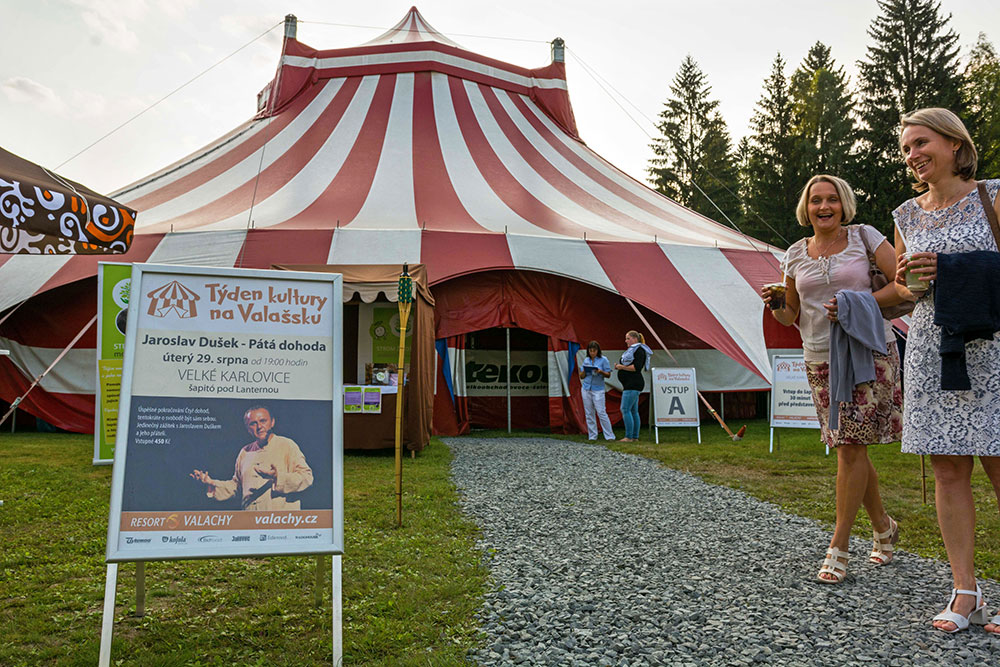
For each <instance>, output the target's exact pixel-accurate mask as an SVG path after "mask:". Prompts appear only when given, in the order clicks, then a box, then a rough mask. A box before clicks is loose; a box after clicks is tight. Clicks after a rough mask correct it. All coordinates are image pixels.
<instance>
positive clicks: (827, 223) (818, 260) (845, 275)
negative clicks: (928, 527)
mask: <svg viewBox="0 0 1000 667" xmlns="http://www.w3.org/2000/svg"><path fill="white" fill-rule="evenodd" d="M856 209H857V205H856V203H855V198H854V192H853V191H852V190H851V186H850V185H848V184H847V182H846V181H844V180H843V179H840V178H837V177H836V176H828V175H818V176H813V177H812V178H811V179H809V182H808V183H806V186H805V188H804V189H803V190H802V196H801V197H800V199H799V204H798V207H797V208H796V211H795V214H796V217H797V218H798V221H799V224H800V225H802V226H803V227H810V226H811V227H812V230H813V235H812V236H810V237H808V238H804V239H801V240H799V241H797V242H796V243H793V244H792V246H791V247H790V248H788V251H787V252H786V253H785V260H784V267H783V268H784V272H785V276H786V278H785V302H784V304H783V305H782V306H781V307H780V308H777V309H775V310H772V311H771V313H772V315H774V319H776V320H777V321H778V322H780V323H781V324H783V325H785V326H791V325H792V324H794V323H795V321H796V319H797V320H798V321H799V331H800V333H801V336H802V351H803V356H804V357H805V362H806V375H807V377H808V379H809V386H810V388H811V389H812V397H813V403H814V405H815V406H816V414H817V416H818V417H819V421H820V425H821V437H822V439H823V441H824V442H825V443H826V444H827V445H829V446H830V447H832V448H835V450H836V452H837V508H836V511H837V523H836V527H835V528H834V531H833V537H832V538H831V540H830V547H829V549H827V552H826V558H825V560H824V561H823V565H822V567H821V568H820V571H819V574H818V575H817V579H818V580H819V581H820V582H822V583H825V584H839V583H841V582H842V581H843V580H844V577H845V576H846V574H847V560H848V548H849V542H850V536H851V528H852V527H853V525H854V519H855V517H856V516H857V513H858V508H859V507H860V506H861V505H864V507H865V510H866V511H867V512H868V516H869V517H870V518H871V523H872V527H873V529H874V542H873V545H872V552H871V554H870V556H869V561H870V562H871V563H873V564H874V565H886V564H888V563H889V562H890V561H891V560H892V551H893V546H894V545H895V543H896V541H897V540H898V539H899V526H898V525H897V524H896V522H895V521H894V520H893V519H892V518H891V517H890V516H889V515H888V514H887V513H886V511H885V507H883V505H882V497H881V495H880V494H879V487H878V474H877V473H876V472H875V467H874V466H873V465H872V462H871V459H869V458H868V450H867V448H868V445H872V444H884V443H890V442H895V441H897V440H899V438H900V434H901V430H902V389H901V387H900V372H899V354H898V352H897V351H896V343H895V337H894V335H893V333H892V326H891V325H890V324H889V323H888V322H886V323H885V340H886V344H887V351H888V354H885V355H882V354H879V353H877V352H875V353H873V354H874V356H875V372H876V378H875V380H874V381H872V382H866V383H863V384H860V385H858V386H857V387H856V388H855V389H854V393H853V396H852V402H850V403H841V404H840V412H839V420H840V424H839V427H838V428H837V429H836V430H831V429H830V428H829V427H828V424H829V413H830V363H829V362H830V320H834V319H836V317H837V303H836V297H835V294H836V293H837V292H838V291H840V290H851V291H871V277H870V274H869V267H870V264H869V260H868V250H867V247H870V248H872V249H874V254H875V261H876V264H878V267H879V268H880V269H881V270H882V272H883V273H885V274H886V277H888V278H889V281H890V282H889V284H888V285H887V286H886V287H884V288H882V289H880V290H879V291H878V292H877V293H875V295H874V296H875V300H876V301H878V303H879V305H882V306H887V305H893V304H896V303H899V302H900V301H901V297H900V296H899V294H898V292H897V291H896V289H895V286H894V285H893V283H892V280H893V278H894V277H895V275H896V255H895V251H894V250H893V247H892V245H891V244H890V243H889V242H888V241H886V239H885V237H884V236H883V235H882V234H881V233H879V231H878V230H876V229H875V228H874V227H870V226H868V225H847V224H846V223H849V222H850V221H851V220H853V219H854V213H855V211H856ZM866 245H867V247H866ZM761 298H763V299H764V301H765V302H766V303H768V304H770V301H771V289H770V288H769V287H764V288H762V289H761Z"/></svg>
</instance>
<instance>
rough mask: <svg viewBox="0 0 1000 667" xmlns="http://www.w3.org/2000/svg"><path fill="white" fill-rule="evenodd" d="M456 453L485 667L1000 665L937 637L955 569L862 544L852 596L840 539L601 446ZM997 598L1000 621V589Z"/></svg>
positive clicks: (976, 644) (995, 652)
mask: <svg viewBox="0 0 1000 667" xmlns="http://www.w3.org/2000/svg"><path fill="white" fill-rule="evenodd" d="M446 442H447V443H448V446H449V447H451V450H452V452H453V453H454V456H455V458H454V462H453V464H452V474H453V477H454V480H455V483H456V485H457V486H458V488H459V490H460V493H461V496H462V506H463V508H464V510H465V511H466V512H467V513H468V515H469V516H470V517H472V519H473V520H474V521H475V522H476V523H477V524H478V525H479V526H480V527H481V528H482V531H483V539H482V541H481V543H480V547H481V548H482V549H483V550H484V553H486V554H487V559H488V562H489V565H490V570H491V573H492V576H493V579H494V587H493V590H492V591H491V592H490V593H488V594H487V597H486V604H485V606H484V608H483V610H482V612H481V622H482V626H483V630H484V632H485V634H486V641H485V644H484V645H483V647H482V648H481V649H480V650H478V651H477V652H475V653H474V654H473V655H471V656H470V657H471V658H472V659H473V660H474V661H475V662H477V663H480V664H484V665H497V664H518V663H520V664H526V665H580V666H583V665H586V666H588V667H590V666H593V665H706V664H710V665H749V664H753V663H775V664H778V663H781V664H785V665H853V664H859V665H860V664H865V665H997V664H1000V637H991V636H989V635H987V634H986V633H984V632H983V631H982V629H981V628H976V627H973V628H972V629H971V630H970V631H968V632H963V633H959V634H957V635H945V634H943V633H941V632H937V631H934V630H932V629H931V628H930V627H929V621H930V617H931V616H932V615H933V614H935V613H937V612H938V611H939V610H940V609H941V608H942V607H943V606H944V603H945V601H946V597H947V596H948V595H949V593H950V591H949V587H950V584H949V582H950V575H949V570H948V566H947V564H946V563H941V562H939V561H935V560H930V559H926V558H920V557H918V556H914V555H912V554H909V553H905V552H897V557H896V559H895V562H894V563H893V564H892V565H889V566H888V567H883V568H877V567H874V566H871V565H869V564H868V562H867V555H868V552H869V550H870V547H871V542H870V541H867V542H865V541H862V540H853V541H852V543H851V554H852V560H851V563H850V565H849V567H848V573H849V576H848V579H847V581H845V582H844V584H843V585H840V586H826V585H823V584H819V583H814V577H815V576H816V572H817V571H818V569H819V565H820V561H821V560H822V557H823V551H824V549H825V547H826V544H827V543H828V541H829V539H830V535H829V533H828V532H826V531H824V530H822V529H821V528H820V526H819V525H818V524H817V523H816V522H814V521H811V520H808V519H803V518H799V517H794V516H790V515H788V514H784V513H782V512H781V511H780V510H779V509H778V508H777V507H775V506H774V505H771V504H769V503H764V502H761V501H759V500H756V499H754V498H751V497H749V496H747V495H746V494H744V493H741V492H739V491H735V490H732V489H727V488H724V487H719V486H712V485H709V484H705V483H704V482H702V481H700V480H698V479H697V478H695V477H693V476H691V475H688V474H685V473H680V472H677V471H674V470H669V469H666V468H662V467H660V466H659V464H657V463H656V462H653V461H650V460H647V459H643V458H640V457H637V456H630V455H625V454H619V453H617V452H613V451H610V450H608V449H605V448H604V447H599V446H594V445H588V444H583V443H577V442H569V441H563V440H551V439H546V438H532V439H527V438H513V439H476V438H448V439H446ZM832 483H833V480H831V484H832ZM862 511H863V510H862ZM831 512H832V508H831ZM901 527H902V530H903V534H904V536H905V531H906V526H905V525H902V526H901ZM904 539H905V537H904ZM982 587H983V590H984V593H985V594H986V597H987V599H988V600H990V601H992V605H991V611H992V612H995V611H996V605H997V604H998V603H1000V585H998V584H997V582H993V581H987V582H983V583H982Z"/></svg>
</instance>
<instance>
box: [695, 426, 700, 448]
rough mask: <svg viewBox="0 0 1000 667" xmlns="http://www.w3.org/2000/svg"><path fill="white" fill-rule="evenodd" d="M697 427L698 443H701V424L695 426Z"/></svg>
mask: <svg viewBox="0 0 1000 667" xmlns="http://www.w3.org/2000/svg"><path fill="white" fill-rule="evenodd" d="M695 428H696V429H697V430H698V444H699V445H700V444H701V426H695Z"/></svg>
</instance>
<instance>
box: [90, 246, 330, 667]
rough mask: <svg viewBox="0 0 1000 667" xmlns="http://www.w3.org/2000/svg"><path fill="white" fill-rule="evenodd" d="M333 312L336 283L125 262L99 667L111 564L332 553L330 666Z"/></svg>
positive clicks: (312, 276) (109, 614)
mask: <svg viewBox="0 0 1000 667" xmlns="http://www.w3.org/2000/svg"><path fill="white" fill-rule="evenodd" d="M342 313H343V304H342V278H341V276H340V275H339V274H320V273H300V272H292V271H265V270H247V269H212V268H203V267H190V266H167V265H153V264H136V265H134V267H133V269H132V275H131V298H130V307H129V308H128V320H127V324H126V342H125V353H124V363H123V367H122V381H121V400H120V408H119V420H118V429H117V432H116V438H115V456H114V470H113V472H112V481H111V507H110V513H109V517H108V539H107V553H106V561H107V562H108V579H109V580H108V585H107V587H106V590H105V593H106V596H105V609H104V619H105V620H104V623H103V624H102V633H101V658H102V660H103V659H104V658H105V645H106V646H107V658H108V659H110V642H111V630H112V627H111V621H112V619H113V617H114V599H115V595H114V587H115V582H114V577H115V576H116V574H117V563H119V562H125V561H150V560H171V559H189V558H235V557H254V558H259V557H262V556H280V555H304V554H333V555H334V567H333V577H334V582H333V586H334V602H333V605H334V610H333V613H334V629H333V632H334V662H335V664H336V663H337V661H338V656H339V654H340V651H341V650H342V643H341V641H340V633H341V628H340V624H339V619H340V610H339V608H338V605H339V600H340V581H339V576H338V573H339V572H340V562H339V556H340V555H341V554H342V553H343V548H344V521H343V414H344V409H343V398H342V378H343V368H342V363H343V359H342V349H341V348H342V331H343V317H342ZM102 664H108V663H106V662H105V663H102Z"/></svg>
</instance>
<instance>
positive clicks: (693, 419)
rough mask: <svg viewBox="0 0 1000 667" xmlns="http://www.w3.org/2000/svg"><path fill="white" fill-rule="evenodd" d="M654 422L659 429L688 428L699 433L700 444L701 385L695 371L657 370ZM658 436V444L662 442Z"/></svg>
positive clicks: (655, 373)
mask: <svg viewBox="0 0 1000 667" xmlns="http://www.w3.org/2000/svg"><path fill="white" fill-rule="evenodd" d="M650 375H651V376H652V379H653V389H652V392H653V419H654V425H655V426H656V428H657V429H659V428H662V427H669V426H687V427H694V428H696V429H698V442H701V428H700V427H701V416H700V414H699V409H698V383H697V380H696V378H695V370H694V369H693V368H654V369H652V371H651V373H650ZM659 438H660V436H659V432H658V431H657V434H656V441H657V442H659V441H660V439H659Z"/></svg>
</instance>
